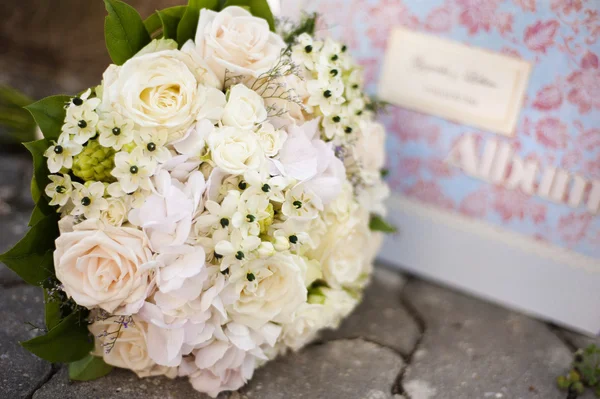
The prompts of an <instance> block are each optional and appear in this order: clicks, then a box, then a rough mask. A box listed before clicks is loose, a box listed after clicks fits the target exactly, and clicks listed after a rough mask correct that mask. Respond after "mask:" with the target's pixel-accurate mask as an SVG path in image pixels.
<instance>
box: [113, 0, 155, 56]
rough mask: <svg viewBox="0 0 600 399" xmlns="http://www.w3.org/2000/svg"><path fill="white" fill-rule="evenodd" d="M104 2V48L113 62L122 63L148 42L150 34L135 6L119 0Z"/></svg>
mask: <svg viewBox="0 0 600 399" xmlns="http://www.w3.org/2000/svg"><path fill="white" fill-rule="evenodd" d="M104 3H105V5H106V11H108V15H107V16H106V19H105V20H104V38H105V40H106V48H107V49H108V53H109V54H110V58H111V59H112V60H113V62H114V63H115V64H117V65H123V64H124V63H125V61H127V60H128V59H130V58H131V57H133V56H134V55H135V54H136V53H137V52H138V51H140V50H141V49H142V48H143V47H144V46H145V45H146V44H148V43H150V35H149V34H148V32H147V31H146V27H145V26H144V22H143V21H142V18H141V17H140V14H138V12H137V11H136V10H135V8H133V7H131V6H130V5H128V4H125V3H123V2H122V1H120V0H104Z"/></svg>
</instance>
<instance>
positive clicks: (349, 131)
mask: <svg viewBox="0 0 600 399" xmlns="http://www.w3.org/2000/svg"><path fill="white" fill-rule="evenodd" d="M344 132H346V134H350V133H352V128H351V127H350V126H346V129H344Z"/></svg>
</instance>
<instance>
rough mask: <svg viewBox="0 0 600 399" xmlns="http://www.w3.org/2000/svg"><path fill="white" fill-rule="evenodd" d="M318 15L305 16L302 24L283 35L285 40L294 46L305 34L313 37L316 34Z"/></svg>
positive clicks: (299, 23)
mask: <svg viewBox="0 0 600 399" xmlns="http://www.w3.org/2000/svg"><path fill="white" fill-rule="evenodd" d="M317 18H318V14H317V13H316V12H315V13H312V14H303V15H302V18H301V19H300V22H298V23H297V24H296V25H294V26H292V27H291V29H289V30H288V31H287V32H284V33H283V35H282V36H283V40H284V41H285V42H286V43H287V44H288V45H289V44H293V43H294V41H295V40H296V38H297V37H298V36H300V35H301V34H303V33H308V34H309V35H311V36H313V35H314V34H315V28H316V27H317Z"/></svg>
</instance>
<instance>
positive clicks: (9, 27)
mask: <svg viewBox="0 0 600 399" xmlns="http://www.w3.org/2000/svg"><path fill="white" fill-rule="evenodd" d="M125 1H126V2H127V3H129V4H131V5H132V6H133V7H135V8H136V9H137V10H138V11H139V12H140V14H141V16H142V18H146V17H148V16H149V15H150V14H152V13H153V12H154V11H155V10H157V9H162V8H166V7H170V6H173V5H181V4H183V3H184V2H183V1H182V0H125ZM105 13H106V12H105V9H104V2H103V1H101V0H91V1H82V0H60V1H48V0H2V1H1V2H0V15H2V24H0V42H1V43H2V45H0V125H4V126H3V127H0V156H2V154H6V153H23V152H24V148H22V147H21V146H20V145H19V144H16V143H15V139H21V140H22V141H29V140H33V129H34V127H33V124H32V121H31V120H30V119H29V115H28V113H27V112H26V111H24V110H22V109H21V107H22V106H24V105H26V104H27V102H30V101H35V100H38V99H41V98H43V97H46V96H49V95H53V94H73V93H76V92H78V91H81V90H83V89H85V88H87V87H90V86H93V85H96V84H98V83H100V80H101V77H102V72H103V71H104V69H106V66H107V65H108V64H109V63H110V58H109V56H108V53H107V51H106V47H105V45H104V15H105ZM12 89H14V90H12ZM3 122H4V123H3ZM6 125H8V126H10V128H7V127H6ZM0 167H1V165H0ZM0 172H4V170H2V169H0Z"/></svg>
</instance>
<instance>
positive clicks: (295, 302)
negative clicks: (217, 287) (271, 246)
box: [223, 253, 307, 329]
mask: <svg viewBox="0 0 600 399" xmlns="http://www.w3.org/2000/svg"><path fill="white" fill-rule="evenodd" d="M306 267H307V265H306V262H305V261H304V260H303V259H302V258H300V257H299V256H297V255H284V254H280V253H278V254H276V255H274V256H272V257H270V258H267V259H256V260H253V261H250V262H248V263H247V264H246V265H245V267H244V269H243V270H241V269H240V270H238V271H237V272H236V271H233V272H231V276H230V283H229V285H228V286H227V287H225V288H224V291H223V301H224V303H225V304H226V305H228V313H229V315H230V316H231V318H232V319H233V320H234V321H236V322H238V323H242V324H245V325H248V326H250V327H252V328H254V329H259V328H260V327H262V326H264V325H265V324H266V323H268V322H270V321H272V322H275V323H288V322H290V321H291V320H292V319H293V315H294V312H295V311H296V310H297V309H298V307H299V306H300V305H301V304H303V303H304V302H306V296H307V290H306V286H305V279H306V272H307V270H306Z"/></svg>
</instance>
